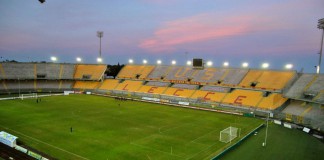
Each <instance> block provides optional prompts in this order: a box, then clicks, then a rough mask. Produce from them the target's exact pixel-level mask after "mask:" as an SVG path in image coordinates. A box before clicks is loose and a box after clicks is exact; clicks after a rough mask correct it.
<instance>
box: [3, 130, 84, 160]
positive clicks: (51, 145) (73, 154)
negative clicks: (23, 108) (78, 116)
mask: <svg viewBox="0 0 324 160" xmlns="http://www.w3.org/2000/svg"><path fill="white" fill-rule="evenodd" d="M1 127H3V128H5V129H8V130H10V131H12V132H16V133H18V134H20V135H23V136H25V137H27V138H30V139H32V140H34V141H37V142H40V143H43V144H46V145H48V146H50V147H53V148H55V149H58V150H60V151H63V152H66V153H69V154H71V155H74V156H76V157H79V158H81V159H87V160H88V158H85V157H82V156H80V155H78V154H75V153H72V152H69V151H67V150H64V149H62V148H59V147H56V146H53V145H51V144H49V143H46V142H43V141H41V140H39V139H36V138H34V137H30V136H27V135H25V134H23V133H21V132H18V131H15V130H12V129H10V128H7V127H4V126H1Z"/></svg>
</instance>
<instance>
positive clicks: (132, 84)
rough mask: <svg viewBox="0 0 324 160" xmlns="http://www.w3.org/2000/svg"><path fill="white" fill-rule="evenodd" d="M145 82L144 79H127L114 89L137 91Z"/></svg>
mask: <svg viewBox="0 0 324 160" xmlns="http://www.w3.org/2000/svg"><path fill="white" fill-rule="evenodd" d="M142 84H143V81H133V80H125V81H124V82H122V83H120V84H119V85H118V86H117V87H116V88H115V89H114V90H122V91H130V92H134V91H137V90H138V89H139V88H140V87H141V86H142Z"/></svg>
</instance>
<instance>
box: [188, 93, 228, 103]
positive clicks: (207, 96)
mask: <svg viewBox="0 0 324 160" xmlns="http://www.w3.org/2000/svg"><path fill="white" fill-rule="evenodd" d="M225 95H226V93H222V92H211V91H196V92H195V93H194V94H193V95H192V96H191V97H190V98H193V99H203V100H206V101H214V102H221V100H222V99H223V98H224V96H225Z"/></svg>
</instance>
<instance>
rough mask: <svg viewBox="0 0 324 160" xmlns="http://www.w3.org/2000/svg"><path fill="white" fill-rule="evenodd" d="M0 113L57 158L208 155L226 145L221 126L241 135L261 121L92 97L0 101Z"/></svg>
mask: <svg viewBox="0 0 324 160" xmlns="http://www.w3.org/2000/svg"><path fill="white" fill-rule="evenodd" d="M119 103H120V106H119V105H118V104H119ZM0 117H1V118H0V130H5V131H7V132H9V133H11V134H14V135H16V136H18V137H19V140H21V141H22V142H24V143H25V144H27V145H29V146H31V147H33V148H35V149H37V150H39V151H42V152H44V153H47V154H49V155H51V156H53V157H55V158H58V159H209V158H211V157H212V156H213V155H215V154H216V153H217V152H219V151H221V150H222V148H223V147H225V145H226V144H225V143H222V142H220V141H219V132H220V131H221V130H223V129H224V128H227V127H229V126H235V127H238V128H241V135H242V136H243V135H245V134H247V133H248V132H250V131H251V130H253V129H254V128H256V127H257V126H258V125H260V124H261V123H262V121H261V120H258V119H254V118H246V117H239V116H233V115H226V114H220V113H213V112H207V111H199V110H192V109H186V108H180V107H170V106H165V105H158V104H152V103H143V102H136V101H122V102H120V101H116V100H115V99H112V98H107V97H100V96H92V95H70V96H52V97H44V98H42V101H41V102H40V103H36V100H35V99H26V100H7V101H0ZM70 127H73V132H72V133H71V132H70Z"/></svg>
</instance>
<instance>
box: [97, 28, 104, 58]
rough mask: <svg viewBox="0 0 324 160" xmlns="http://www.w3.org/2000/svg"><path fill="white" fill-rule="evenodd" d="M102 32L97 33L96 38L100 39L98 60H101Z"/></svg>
mask: <svg viewBox="0 0 324 160" xmlns="http://www.w3.org/2000/svg"><path fill="white" fill-rule="evenodd" d="M103 33H104V32H103V31H97V37H99V39H100V46H99V58H101V38H102V37H103Z"/></svg>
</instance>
